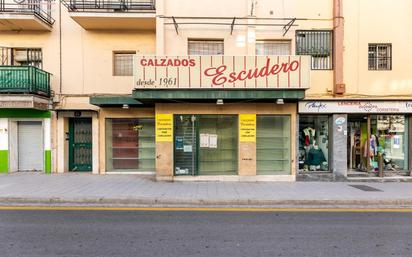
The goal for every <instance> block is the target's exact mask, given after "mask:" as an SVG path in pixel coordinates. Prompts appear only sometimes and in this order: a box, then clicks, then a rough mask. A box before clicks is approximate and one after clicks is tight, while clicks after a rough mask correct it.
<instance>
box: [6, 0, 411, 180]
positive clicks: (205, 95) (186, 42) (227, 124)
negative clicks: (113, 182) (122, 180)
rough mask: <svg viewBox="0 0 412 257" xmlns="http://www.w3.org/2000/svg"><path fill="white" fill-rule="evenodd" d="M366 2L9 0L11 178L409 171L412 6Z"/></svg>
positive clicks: (284, 176)
mask: <svg viewBox="0 0 412 257" xmlns="http://www.w3.org/2000/svg"><path fill="white" fill-rule="evenodd" d="M371 2H372V1H371V0H362V1H357V0H317V1H316V3H314V2H313V1H312V2H308V1H304V0H292V1H290V0H288V1H286V0H242V1H238V0H225V1H215V0H211V1H191V0H157V1H154V0H153V1H151V0H130V1H103V0H101V1H86V0H71V1H70V0H67V1H61V2H49V1H38V2H36V1H35V2H33V3H32V2H21V3H20V2H15V1H13V0H4V1H2V2H1V4H0V6H1V7H0V43H1V47H2V50H1V51H0V56H1V60H2V66H0V93H1V94H0V108H1V109H0V163H1V164H0V170H1V171H2V172H17V171H21V170H41V171H44V172H57V173H64V172H92V173H93V174H130V173H133V174H153V175H155V176H156V178H157V179H159V180H235V181H240V180H244V181H260V180H262V181H264V180H282V181H293V180H295V179H296V178H297V177H299V176H305V175H313V174H314V175H325V176H330V177H348V176H375V175H380V173H379V171H384V172H381V174H384V175H385V176H400V175H408V176H409V170H410V168H409V167H410V166H411V165H410V163H409V162H410V152H411V151H410V150H409V145H411V144H410V138H409V131H410V126H409V120H410V117H409V114H408V113H410V112H411V110H412V100H411V96H412V82H411V77H410V74H409V69H408V67H407V63H408V60H409V57H411V56H412V52H411V51H409V50H408V46H407V44H408V42H410V40H409V39H410V38H411V37H412V33H409V32H408V31H407V30H397V29H396V30H395V29H393V27H394V26H399V27H403V26H407V24H409V23H411V22H412V21H411V19H410V18H409V17H408V16H407V11H406V10H409V9H410V7H412V6H411V5H412V4H410V3H409V2H408V1H406V0H405V1H404V0H402V1H399V2H398V3H397V4H396V5H395V4H389V3H387V1H383V0H380V1H373V5H374V9H373V10H371V9H370V4H371ZM388 13H391V14H392V13H393V14H395V13H396V15H393V16H394V17H391V18H390V17H387V15H388ZM385 15H386V16H385ZM405 28H406V27H405ZM36 135H41V137H40V136H36ZM27 146H31V147H27ZM36 154H37V155H36ZM27 156H35V157H33V158H27ZM33 159H36V160H40V161H37V162H35V161H33Z"/></svg>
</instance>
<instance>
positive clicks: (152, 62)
mask: <svg viewBox="0 0 412 257" xmlns="http://www.w3.org/2000/svg"><path fill="white" fill-rule="evenodd" d="M309 85H310V57H309V56H168V57H160V56H159V57H154V56H136V57H135V61H134V86H133V88H134V89H223V88H224V89H240V88H242V89H243V88H246V89H255V88H257V89H277V88H279V89H307V88H309Z"/></svg>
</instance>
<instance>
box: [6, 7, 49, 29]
mask: <svg viewBox="0 0 412 257" xmlns="http://www.w3.org/2000/svg"><path fill="white" fill-rule="evenodd" d="M51 7H52V1H51V0H21V1H13V0H0V30H37V31H50V30H51V28H52V25H53V24H54V21H55V20H54V19H53V17H52V14H51V9H52V8H51ZM1 21H4V22H1Z"/></svg>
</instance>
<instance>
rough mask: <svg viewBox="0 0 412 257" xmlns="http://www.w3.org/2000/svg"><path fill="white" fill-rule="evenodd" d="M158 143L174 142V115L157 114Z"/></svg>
mask: <svg viewBox="0 0 412 257" xmlns="http://www.w3.org/2000/svg"><path fill="white" fill-rule="evenodd" d="M156 142H173V114H156Z"/></svg>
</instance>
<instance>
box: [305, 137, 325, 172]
mask: <svg viewBox="0 0 412 257" xmlns="http://www.w3.org/2000/svg"><path fill="white" fill-rule="evenodd" d="M324 162H326V158H325V155H324V154H323V152H322V150H321V149H320V148H319V146H318V145H317V144H316V140H315V139H313V144H312V145H311V146H310V150H309V152H308V158H307V159H306V164H307V165H309V170H320V168H321V165H322V164H323V163H324Z"/></svg>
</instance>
